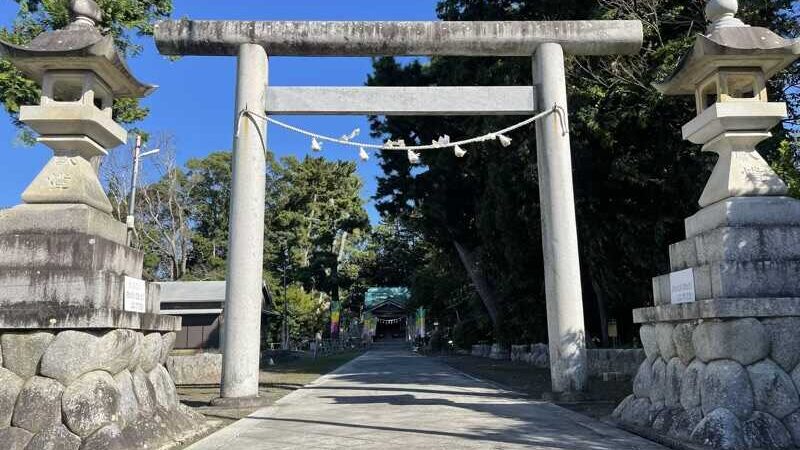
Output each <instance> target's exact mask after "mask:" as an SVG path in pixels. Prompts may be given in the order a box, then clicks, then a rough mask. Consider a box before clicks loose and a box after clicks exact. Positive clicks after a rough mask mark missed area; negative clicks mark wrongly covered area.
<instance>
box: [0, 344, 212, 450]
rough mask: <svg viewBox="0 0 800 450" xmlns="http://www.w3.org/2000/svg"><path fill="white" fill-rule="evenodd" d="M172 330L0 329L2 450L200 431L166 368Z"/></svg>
mask: <svg viewBox="0 0 800 450" xmlns="http://www.w3.org/2000/svg"><path fill="white" fill-rule="evenodd" d="M174 343H175V333H171V332H170V333H159V332H153V333H142V332H137V331H131V330H123V329H119V330H113V331H91V332H84V331H75V330H69V331H60V332H58V331H30V332H11V331H0V448H3V449H12V448H13V449H23V448H28V449H45V448H58V449H64V450H72V449H74V450H78V449H80V450H95V449H97V450H99V449H129V448H131V449H132V448H138V449H145V448H150V449H152V448H159V447H160V446H162V445H164V444H166V443H169V442H174V441H180V440H182V439H183V438H185V437H187V436H189V435H192V434H195V433H197V431H198V429H199V428H200V427H201V426H202V424H203V422H204V419H203V417H202V416H201V415H199V414H197V413H195V412H193V411H192V410H191V409H189V408H187V407H185V406H183V405H181V404H180V403H179V401H178V396H177V391H176V389H175V385H174V384H173V382H172V379H171V378H170V375H169V373H167V370H166V369H165V368H164V362H165V361H166V358H167V354H168V353H169V351H170V350H171V349H172V346H173V344H174Z"/></svg>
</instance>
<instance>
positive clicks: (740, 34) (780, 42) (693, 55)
mask: <svg viewBox="0 0 800 450" xmlns="http://www.w3.org/2000/svg"><path fill="white" fill-rule="evenodd" d="M718 3H722V2H718V1H714V0H712V1H710V2H709V7H708V8H707V9H706V14H707V15H709V9H710V8H711V7H712V6H716V7H717V8H719V7H720V6H719V5H718ZM734 4H735V2H734ZM735 11H736V10H735V9H732V11H728V12H727V13H726V14H724V17H723V15H720V16H716V17H709V18H711V19H712V20H714V21H713V22H712V24H711V27H710V30H711V31H710V33H708V34H707V35H698V36H697V39H696V40H695V43H694V46H693V47H692V49H691V50H690V51H689V52H688V53H687V54H686V55H684V56H683V58H682V59H681V61H680V63H679V64H678V67H677V68H676V69H675V71H674V73H673V74H672V75H671V76H670V77H669V78H667V79H666V80H664V81H662V82H660V83H654V84H653V86H654V87H655V88H656V89H658V90H659V92H661V93H662V94H664V95H694V92H695V88H696V87H697V85H698V84H699V83H700V82H701V81H702V80H704V79H705V78H707V77H708V76H709V75H711V73H713V72H714V71H716V70H718V69H720V68H723V67H724V68H756V69H760V70H761V71H762V72H763V73H764V76H765V78H770V77H772V76H774V75H775V74H776V73H778V72H780V71H781V70H783V69H785V68H786V67H788V66H789V65H791V64H792V63H793V62H794V61H795V60H796V59H797V58H798V56H800V39H786V38H783V37H781V36H779V35H777V34H775V33H774V32H772V31H771V30H769V29H766V28H762V27H751V26H749V25H745V24H744V23H742V22H741V21H740V20H738V19H735V18H733V14H734V13H735Z"/></svg>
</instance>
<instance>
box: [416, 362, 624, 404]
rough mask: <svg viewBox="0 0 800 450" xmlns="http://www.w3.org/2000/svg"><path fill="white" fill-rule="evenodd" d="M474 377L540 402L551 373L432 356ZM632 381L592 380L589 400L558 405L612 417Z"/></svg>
mask: <svg viewBox="0 0 800 450" xmlns="http://www.w3.org/2000/svg"><path fill="white" fill-rule="evenodd" d="M430 357H431V358H434V359H437V360H439V361H442V362H443V363H445V364H447V365H449V366H450V367H453V368H454V369H457V370H460V371H461V372H464V373H466V374H468V375H471V376H473V377H477V378H480V379H482V380H486V381H490V382H493V383H497V384H498V385H499V386H501V387H504V388H506V389H510V390H513V391H517V392H520V393H524V394H528V395H530V396H531V398H533V399H536V400H539V399H541V398H542V395H543V394H545V393H547V392H549V391H550V370H549V369H537V368H535V367H533V366H531V365H528V364H523V363H517V362H511V361H498V360H494V359H489V358H479V357H476V356H466V355H452V356H430ZM631 389H632V387H631V381H630V380H624V381H607V382H604V381H602V380H599V379H596V378H591V379H590V380H589V390H588V392H587V400H586V401H582V402H575V403H557V404H558V405H559V406H562V407H564V408H567V409H570V410H573V411H575V412H579V413H581V414H585V415H587V416H590V417H593V418H595V419H601V418H603V417H606V416H609V415H611V413H612V412H613V411H614V408H616V406H617V405H618V404H619V402H621V401H622V399H624V398H625V397H626V396H627V395H628V394H630V393H631Z"/></svg>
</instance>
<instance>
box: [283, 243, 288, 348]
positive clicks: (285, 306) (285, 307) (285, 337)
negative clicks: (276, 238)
mask: <svg viewBox="0 0 800 450" xmlns="http://www.w3.org/2000/svg"><path fill="white" fill-rule="evenodd" d="M288 269H289V249H288V247H286V248H285V249H284V252H283V349H284V350H289V300H288V295H287V290H286V272H287V271H288Z"/></svg>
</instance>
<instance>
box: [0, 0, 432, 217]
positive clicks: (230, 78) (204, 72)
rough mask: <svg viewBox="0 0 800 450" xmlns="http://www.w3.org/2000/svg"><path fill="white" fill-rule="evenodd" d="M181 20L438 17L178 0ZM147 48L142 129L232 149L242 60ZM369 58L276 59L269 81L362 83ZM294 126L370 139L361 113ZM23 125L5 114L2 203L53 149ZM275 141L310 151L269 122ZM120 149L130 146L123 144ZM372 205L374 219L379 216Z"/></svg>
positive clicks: (180, 151)
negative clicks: (147, 92) (21, 129)
mask: <svg viewBox="0 0 800 450" xmlns="http://www.w3.org/2000/svg"><path fill="white" fill-rule="evenodd" d="M174 4H175V12H174V16H173V17H175V18H182V17H188V18H191V19H248V20H435V19H436V15H435V8H436V0H404V1H375V0H338V1H331V0H292V1H284V0H272V1H268V2H265V1H263V0H236V1H224V2H223V1H216V0H175V2H174ZM16 9H17V4H16V3H15V2H14V1H11V0H0V26H8V25H9V24H10V23H11V21H12V20H13V17H14V15H15V13H16ZM143 44H144V52H143V54H142V55H140V56H139V57H136V58H132V59H131V60H130V61H129V64H130V66H131V68H132V70H133V72H134V73H135V74H136V75H137V76H138V77H139V79H141V80H143V81H146V82H149V83H153V84H157V85H159V86H160V87H159V89H158V90H157V91H156V92H155V93H154V94H152V95H151V96H150V97H149V98H147V99H145V100H144V105H145V106H147V107H149V108H150V110H151V113H150V116H149V117H148V118H147V119H146V120H145V121H144V122H143V123H141V124H138V126H140V127H141V128H143V129H145V130H147V131H150V132H156V133H157V132H162V131H165V132H170V133H172V134H173V135H174V136H175V138H176V149H177V155H178V158H179V159H180V161H181V162H183V161H186V160H187V159H190V158H196V157H203V156H204V155H207V154H209V153H211V152H214V151H217V150H229V149H230V147H231V143H232V137H231V133H232V129H233V109H234V105H233V95H234V86H235V64H236V60H235V58H226V57H185V58H182V59H180V60H178V61H175V62H171V61H168V60H167V59H166V58H164V57H162V56H161V55H159V54H158V51H157V50H156V49H155V45H154V44H153V42H152V39H146V40H144V41H143ZM371 68H372V66H371V61H370V59H369V58H271V60H270V70H269V72H270V84H272V85H275V86H292V85H294V86H312V85H325V86H359V85H362V84H363V83H364V81H365V80H366V77H367V75H368V74H369V73H371ZM283 119H284V120H286V121H288V122H289V123H292V124H295V125H298V126H300V127H303V128H306V129H310V130H313V131H316V132H319V133H321V134H325V135H332V136H337V137H338V136H341V135H342V134H346V133H349V132H350V131H351V130H352V129H354V128H356V127H360V128H361V130H362V136H361V137H360V138H359V139H360V140H364V141H365V142H369V141H370V140H371V139H370V138H369V136H368V130H369V124H368V123H367V120H366V117H360V116H347V117H345V116H334V117H331V116H319V117H305V116H304V117H298V116H294V117H288V118H283ZM16 136H17V130H16V129H15V127H14V126H13V125H12V124H11V122H10V120H9V119H8V118H7V117H3V119H0V157H1V158H2V159H0V161H2V162H0V205H5V206H10V205H14V204H17V203H19V202H20V200H19V197H20V194H21V193H22V191H23V190H24V189H25V187H26V186H27V185H28V183H29V182H30V181H31V180H32V179H33V177H34V176H35V175H36V173H37V172H38V171H39V170H40V169H41V168H42V167H43V166H44V164H45V163H46V162H47V160H48V159H49V157H50V154H51V152H50V151H49V150H48V149H47V148H45V147H43V146H40V145H37V146H35V147H32V148H31V147H24V146H20V145H18V144H17V143H16V142H15V141H16ZM268 144H269V147H270V149H271V150H272V151H273V152H275V153H276V154H277V155H278V156H283V155H289V154H293V155H297V156H300V157H302V155H304V154H307V153H309V152H310V147H309V141H308V139H307V138H305V137H302V136H298V135H296V134H294V133H292V132H289V131H285V130H283V129H280V128H277V127H275V126H270V127H269V134H268ZM115 151H126V150H125V148H124V147H119V148H117V149H116V150H115ZM324 153H325V154H326V155H327V157H328V158H330V159H349V160H354V161H357V160H358V155H357V149H356V150H355V151H354V150H353V149H352V148H350V147H338V146H335V145H332V144H328V145H326V146H325V152H324ZM379 171H380V168H379V167H378V165H377V162H376V160H375V158H374V157H373V158H372V159H371V160H370V161H369V162H367V163H360V164H359V173H360V174H361V176H362V177H363V179H364V182H365V188H364V190H363V196H364V198H365V199H367V198H368V197H370V196H371V195H372V194H373V193H374V191H375V185H376V181H375V176H376V175H377V174H378V173H379ZM368 210H369V212H370V216H371V217H372V219H373V221H375V220H376V219H377V215H376V213H375V211H374V208H373V207H372V205H371V204H370V205H368Z"/></svg>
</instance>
